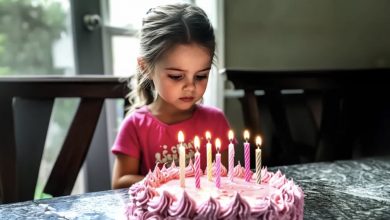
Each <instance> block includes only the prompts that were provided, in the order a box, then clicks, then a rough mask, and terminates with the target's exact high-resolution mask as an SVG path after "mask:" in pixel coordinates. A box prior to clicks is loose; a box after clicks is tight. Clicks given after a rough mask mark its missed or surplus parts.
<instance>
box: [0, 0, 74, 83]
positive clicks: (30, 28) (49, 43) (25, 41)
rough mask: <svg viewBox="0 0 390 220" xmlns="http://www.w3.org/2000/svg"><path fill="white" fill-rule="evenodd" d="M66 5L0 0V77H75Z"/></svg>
mask: <svg viewBox="0 0 390 220" xmlns="http://www.w3.org/2000/svg"><path fill="white" fill-rule="evenodd" d="M70 30H71V28H70V13H69V2H68V1H66V0H62V1H60V0H25V1H14V0H2V1H0V76H1V75H17V74H23V75H37V74H38V75H42V74H60V75H62V74H74V72H75V71H74V61H73V50H72V48H73V47H72V41H71V36H72V33H71V31H70Z"/></svg>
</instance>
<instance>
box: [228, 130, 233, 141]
mask: <svg viewBox="0 0 390 220" xmlns="http://www.w3.org/2000/svg"><path fill="white" fill-rule="evenodd" d="M228 137H229V140H230V141H233V138H234V133H233V131H232V130H229V133H228Z"/></svg>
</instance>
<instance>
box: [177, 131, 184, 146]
mask: <svg viewBox="0 0 390 220" xmlns="http://www.w3.org/2000/svg"><path fill="white" fill-rule="evenodd" d="M177 139H178V140H179V143H183V142H184V134H183V132H182V131H179V134H178V135H177Z"/></svg>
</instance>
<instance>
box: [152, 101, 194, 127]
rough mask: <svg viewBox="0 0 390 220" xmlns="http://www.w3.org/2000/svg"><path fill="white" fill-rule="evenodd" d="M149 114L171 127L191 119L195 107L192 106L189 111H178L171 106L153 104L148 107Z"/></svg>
mask: <svg viewBox="0 0 390 220" xmlns="http://www.w3.org/2000/svg"><path fill="white" fill-rule="evenodd" d="M148 108H149V111H150V113H151V114H152V115H153V116H154V117H156V118H157V119H158V120H160V121H161V122H163V123H165V124H168V125H171V124H176V123H179V122H182V121H185V120H188V119H190V118H191V117H192V115H193V113H194V111H195V108H196V106H195V105H194V106H193V107H192V108H191V109H188V110H178V109H176V108H174V107H173V106H170V105H167V104H166V103H165V104H162V103H158V102H153V103H151V104H150V105H149V106H148Z"/></svg>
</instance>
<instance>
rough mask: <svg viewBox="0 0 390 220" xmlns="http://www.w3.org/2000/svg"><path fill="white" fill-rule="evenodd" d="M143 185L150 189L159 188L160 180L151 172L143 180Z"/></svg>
mask: <svg viewBox="0 0 390 220" xmlns="http://www.w3.org/2000/svg"><path fill="white" fill-rule="evenodd" d="M143 184H144V185H145V186H146V187H148V186H150V187H158V186H159V185H160V181H159V179H157V178H156V177H155V176H154V174H153V173H152V171H150V170H149V173H148V174H147V175H146V176H145V178H144V179H143Z"/></svg>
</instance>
